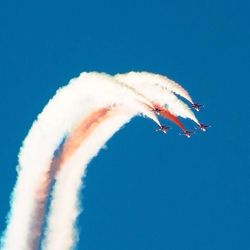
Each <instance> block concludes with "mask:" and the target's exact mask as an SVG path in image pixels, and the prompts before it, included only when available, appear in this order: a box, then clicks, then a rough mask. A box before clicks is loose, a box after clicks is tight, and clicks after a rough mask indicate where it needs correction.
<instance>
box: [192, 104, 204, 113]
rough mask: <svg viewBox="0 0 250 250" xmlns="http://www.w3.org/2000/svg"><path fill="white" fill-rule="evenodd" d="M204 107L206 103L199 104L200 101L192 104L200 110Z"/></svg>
mask: <svg viewBox="0 0 250 250" xmlns="http://www.w3.org/2000/svg"><path fill="white" fill-rule="evenodd" d="M202 107H204V105H202V104H199V103H193V104H192V108H193V109H195V110H196V111H200V110H201V108H202Z"/></svg>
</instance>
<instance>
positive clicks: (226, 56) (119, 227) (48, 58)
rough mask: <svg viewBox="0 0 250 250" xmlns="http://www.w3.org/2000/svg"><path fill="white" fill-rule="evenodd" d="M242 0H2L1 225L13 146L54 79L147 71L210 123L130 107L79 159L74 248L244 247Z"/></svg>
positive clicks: (247, 174)
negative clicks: (146, 114)
mask: <svg viewBox="0 0 250 250" xmlns="http://www.w3.org/2000/svg"><path fill="white" fill-rule="evenodd" d="M249 9H250V3H249V1H244V0H240V1H230V0H229V1H228V0H227V1H226V0H220V1H215V0H210V1H207V0H203V1H197V0H193V1H184V0H176V1H160V0H155V1H142V0H138V1H114V0H111V1H105V3H104V1H53V2H52V1H46V0H45V1H42V2H41V3H40V2H39V3H35V2H34V1H2V2H1V3H0V28H1V32H0V96H1V98H0V112H1V123H0V129H1V131H2V135H1V149H2V150H1V151H0V166H1V175H0V183H1V188H0V198H1V201H0V202H1V206H0V230H1V231H2V230H3V229H4V227H5V224H4V220H5V216H6V214H7V212H8V210H9V195H10V193H11V190H12V188H13V185H14V183H15V180H16V172H15V166H16V163H17V154H18V151H19V147H20V145H21V143H22V140H23V139H24V137H25V135H26V134H27V132H28V130H29V128H30V126H31V124H32V122H33V120H34V119H35V117H36V116H37V114H38V113H39V112H40V111H41V109H42V108H43V106H44V105H45V104H46V103H47V101H48V100H49V98H51V97H52V96H53V95H54V93H55V91H56V89H57V88H58V87H60V86H62V85H64V84H66V83H67V82H68V81H69V79H70V78H72V77H74V76H77V75H79V73H80V72H82V71H93V70H94V71H101V72H103V71H104V72H107V73H111V74H113V73H118V72H120V73H122V72H128V71H130V70H135V71H140V70H146V71H151V72H156V73H160V74H164V75H167V76H169V77H170V78H172V79H174V80H176V81H178V82H180V83H181V84H182V85H183V86H184V87H186V88H187V89H188V90H189V91H190V93H191V95H192V97H193V99H194V100H197V101H199V102H201V103H204V104H205V105H206V107H205V109H204V110H202V112H200V113H198V114H197V116H198V118H199V119H200V120H201V121H204V122H205V123H210V124H212V125H213V127H212V128H211V129H210V130H209V131H208V132H207V133H206V134H198V135H195V136H194V137H193V138H192V139H190V140H186V138H184V137H180V136H178V132H179V131H178V129H177V128H175V129H173V130H172V131H171V132H170V133H169V134H168V135H167V136H164V135H162V134H158V133H155V132H154V130H155V125H154V124H153V123H152V122H151V121H149V120H145V119H142V118H136V119H134V120H133V121H132V122H131V123H130V124H129V125H128V126H126V127H125V128H124V129H122V130H121V131H120V132H119V133H118V134H117V135H115V136H114V137H113V138H112V140H111V141H109V143H108V149H107V150H103V151H101V153H100V154H99V156H98V157H97V158H95V159H94V160H93V162H92V163H91V164H90V167H89V168H88V175H87V178H86V180H85V181H86V187H85V189H84V190H83V193H82V197H83V198H82V199H83V203H84V212H83V213H82V215H81V216H80V219H79V223H78V224H79V228H80V230H81V238H80V242H79V245H78V249H86V250H100V249H107V250H113V249H114V250H117V249H119V250H127V249H133V250H134V249H141V250H165V249H169V250H201V249H202V250H211V249H214V250H222V249H227V250H247V249H250V239H249V228H250V217H249V210H250V202H249V191H250V170H249V167H250V164H249V163H250V157H249V149H250V147H249V146H250V145H249V144H250V138H249V131H248V129H249V122H250V120H249V108H250V105H249V95H248V92H249V90H250V87H249V80H250V79H249V78H250V77H249V68H250V67H249V66H250V64H249V58H250V53H249V52H250V29H249V21H250V20H249ZM184 123H185V124H186V126H187V127H190V128H192V127H193V125H194V124H192V123H191V122H189V121H184ZM65 192H67V190H65ZM24 202H25V201H24Z"/></svg>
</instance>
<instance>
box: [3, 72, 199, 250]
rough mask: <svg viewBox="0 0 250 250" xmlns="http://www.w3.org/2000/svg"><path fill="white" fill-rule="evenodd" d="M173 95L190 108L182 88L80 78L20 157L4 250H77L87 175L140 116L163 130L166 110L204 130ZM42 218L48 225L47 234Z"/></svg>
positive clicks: (128, 77)
mask: <svg viewBox="0 0 250 250" xmlns="http://www.w3.org/2000/svg"><path fill="white" fill-rule="evenodd" d="M175 94H177V95H180V96H182V97H184V98H186V99H187V100H189V101H190V102H191V103H192V99H191V97H190V96H189V94H188V92H187V91H186V90H184V89H183V88H182V87H181V86H180V85H178V84H177V83H175V82H171V80H169V79H167V78H166V77H164V76H160V75H155V74H151V73H147V72H142V73H135V72H131V73H128V74H123V75H122V74H119V75H116V76H115V77H112V76H110V75H107V74H105V73H96V72H91V73H82V74H81V75H80V76H79V77H78V78H74V79H72V80H71V81H70V82H69V84H68V85H67V86H65V87H63V88H61V89H59V90H58V91H57V93H56V95H55V96H54V97H53V98H52V99H51V100H50V101H49V103H48V104H47V105H46V107H45V108H44V110H43V111H42V113H41V114H40V115H39V116H38V118H37V120H36V121H35V122H34V124H33V125H32V127H31V129H30V131H29V133H28V135H27V137H26V138H25V140H24V142H23V146H22V148H21V150H20V154H19V164H18V168H17V172H18V178H17V183H16V185H15V188H14V191H13V194H12V198H11V210H10V212H9V214H8V217H7V227H6V230H5V232H4V233H3V236H2V238H1V249H4V250H33V249H39V247H40V244H41V241H42V245H41V247H42V248H43V249H44V250H47V249H51V250H55V249H60V250H63V249H65V250H68V249H72V247H74V245H75V244H76V242H77V229H76V227H75V221H76V218H77V216H78V214H79V213H80V210H81V208H80V205H79V200H78V193H79V190H80V189H81V186H82V177H83V175H84V173H85V169H86V167H87V164H88V163H89V161H90V160H91V159H92V158H93V157H94V156H95V155H97V153H98V151H99V150H100V149H101V148H102V146H103V144H105V143H106V141H107V140H108V139H109V138H111V137H112V135H113V134H114V133H115V132H116V131H118V130H119V128H120V127H121V126H123V125H124V124H125V123H127V122H129V120H130V119H131V118H132V117H133V116H135V115H140V114H141V115H144V116H147V117H149V118H150V119H152V120H153V121H154V122H155V123H156V124H157V125H158V126H161V124H160V122H159V120H158V118H157V116H156V113H155V112H154V108H155V107H162V112H161V115H162V116H163V117H165V118H167V119H169V120H171V121H172V122H174V123H175V124H177V125H178V126H179V127H180V128H181V129H182V130H184V131H185V128H184V126H183V124H182V123H181V122H180V121H179V120H178V118H177V117H176V116H182V117H184V118H190V119H192V120H193V121H195V122H196V123H198V124H199V122H198V120H197V119H196V118H195V116H194V114H193V112H192V111H191V110H190V109H189V108H188V106H187V105H186V104H185V103H184V102H183V101H181V100H179V99H178V98H177V96H176V95H175ZM55 152H57V154H55ZM54 182H55V184H54V187H53V190H52V198H51V199H52V200H51V205H50V208H49V213H48V215H47V216H46V215H45V212H46V209H45V208H46V203H47V201H48V198H49V192H50V190H51V187H52V183H54ZM45 216H46V217H47V224H46V227H45V231H44V233H42V229H43V226H42V225H43V223H44V220H45V218H46V217H45ZM42 235H44V236H45V238H44V239H41V237H42Z"/></svg>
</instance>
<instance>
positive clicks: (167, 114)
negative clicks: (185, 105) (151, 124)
mask: <svg viewBox="0 0 250 250" xmlns="http://www.w3.org/2000/svg"><path fill="white" fill-rule="evenodd" d="M154 107H155V108H157V109H159V110H160V111H159V113H160V115H161V116H163V117H164V118H166V119H168V120H170V121H172V122H174V123H175V124H176V125H177V126H179V127H180V128H181V129H182V130H183V131H186V129H185V127H184V126H183V124H182V123H181V122H180V120H179V119H178V118H177V117H176V116H175V115H173V114H171V113H170V112H169V111H168V109H166V108H164V107H162V106H160V105H158V104H154Z"/></svg>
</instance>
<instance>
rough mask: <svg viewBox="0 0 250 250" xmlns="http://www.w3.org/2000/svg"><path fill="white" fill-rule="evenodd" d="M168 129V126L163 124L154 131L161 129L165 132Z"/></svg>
mask: <svg viewBox="0 0 250 250" xmlns="http://www.w3.org/2000/svg"><path fill="white" fill-rule="evenodd" d="M169 129H170V127H168V126H165V125H161V126H160V128H158V129H156V130H155V131H161V132H163V133H164V134H166V133H167V132H168V130H169Z"/></svg>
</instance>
